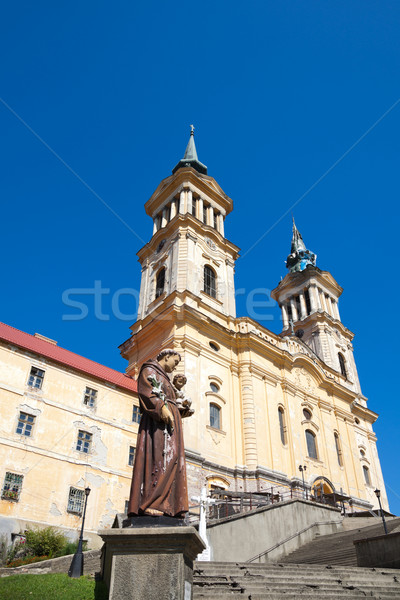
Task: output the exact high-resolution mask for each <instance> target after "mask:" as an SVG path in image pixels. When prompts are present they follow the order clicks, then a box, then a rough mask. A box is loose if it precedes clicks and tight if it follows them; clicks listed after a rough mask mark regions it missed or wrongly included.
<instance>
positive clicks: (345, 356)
mask: <svg viewBox="0 0 400 600" xmlns="http://www.w3.org/2000/svg"><path fill="white" fill-rule="evenodd" d="M316 258H317V257H316V255H315V254H314V253H313V252H311V250H308V249H307V248H306V245H305V243H304V241H303V238H302V236H301V234H300V232H299V230H298V229H297V227H296V224H295V222H294V219H293V236H292V243H291V248H290V254H289V256H288V257H287V259H286V267H287V269H288V270H289V273H288V274H287V275H286V277H285V278H284V279H283V280H282V281H281V282H280V283H279V285H278V287H277V288H276V289H275V290H273V292H272V297H273V298H274V299H275V300H276V301H277V302H278V304H279V306H280V308H281V311H282V321H283V330H282V333H281V336H283V337H285V336H287V335H290V334H295V335H296V336H297V337H298V338H299V339H301V340H302V342H303V343H305V344H307V345H308V346H309V348H310V349H311V350H312V351H313V352H314V353H315V355H316V356H318V358H320V359H321V360H322V361H323V362H324V363H325V364H327V365H329V366H330V367H332V368H333V369H335V371H337V372H338V373H339V374H340V376H341V380H342V382H343V384H344V385H345V386H346V387H350V388H351V389H353V390H354V391H355V392H358V393H361V389H360V382H359V379H358V374H357V368H356V364H355V361H354V355H353V346H352V339H353V337H354V334H353V333H352V332H351V331H350V330H349V329H347V327H345V326H344V325H343V323H342V322H341V320H340V314H339V297H340V295H341V294H342V292H343V289H342V288H341V287H340V285H339V284H338V283H337V281H335V279H334V278H333V277H332V275H331V274H330V273H329V272H328V271H321V269H319V268H318V267H317V266H316Z"/></svg>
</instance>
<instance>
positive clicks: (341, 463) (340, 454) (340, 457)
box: [335, 433, 343, 467]
mask: <svg viewBox="0 0 400 600" xmlns="http://www.w3.org/2000/svg"><path fill="white" fill-rule="evenodd" d="M335 447H336V456H337V460H338V464H339V467H342V466H343V461H342V451H341V449H340V442H339V434H338V433H335Z"/></svg>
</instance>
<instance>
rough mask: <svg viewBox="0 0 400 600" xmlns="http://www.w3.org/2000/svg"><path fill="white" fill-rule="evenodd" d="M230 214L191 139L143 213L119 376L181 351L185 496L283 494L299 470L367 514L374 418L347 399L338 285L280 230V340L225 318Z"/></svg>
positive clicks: (229, 315)
mask: <svg viewBox="0 0 400 600" xmlns="http://www.w3.org/2000/svg"><path fill="white" fill-rule="evenodd" d="M232 208H233V203H232V200H231V199H230V198H229V197H228V196H227V195H226V194H225V193H224V192H223V190H222V189H221V188H220V186H219V185H218V183H217V182H216V181H215V180H214V179H213V178H212V177H210V176H209V175H207V168H206V167H205V165H203V164H202V163H200V161H199V160H198V157H197V152H196V148H195V144H194V137H193V132H192V134H191V137H190V140H189V144H188V147H187V149H186V153H185V156H184V158H183V159H182V160H181V161H180V162H179V163H178V165H177V166H176V167H175V169H174V170H173V174H172V176H170V177H168V178H167V179H164V180H163V181H162V182H161V183H160V185H159V186H158V188H157V189H156V190H155V192H154V194H153V195H152V196H151V198H150V199H149V200H148V201H147V203H146V205H145V209H146V212H147V214H148V215H149V216H150V217H151V218H152V219H153V223H154V227H153V236H152V238H151V240H150V241H149V242H148V243H147V244H146V245H145V246H144V247H143V248H142V249H141V250H140V251H139V252H138V257H139V261H140V263H141V266H142V279H141V290H140V305H139V315H138V320H137V322H136V323H135V324H134V325H132V327H131V331H132V335H131V337H130V338H129V339H128V340H127V341H126V342H125V343H124V344H122V346H121V353H122V356H123V357H125V358H126V359H127V360H128V361H129V366H128V368H127V372H128V373H129V374H131V375H132V376H133V377H135V376H137V373H138V369H139V367H140V364H141V363H142V362H143V361H144V360H146V359H148V358H150V357H154V356H155V355H156V353H157V351H158V350H159V349H160V348H166V347H173V348H175V349H176V350H177V351H178V352H179V353H180V354H181V356H182V362H181V363H180V365H179V367H178V371H179V372H181V371H182V372H184V373H185V375H186V377H187V379H188V381H187V384H186V387H185V391H186V394H187V395H188V396H189V397H191V399H192V401H193V408H194V409H195V411H196V412H195V414H194V416H193V417H191V418H190V419H185V420H184V430H185V448H186V452H187V464H188V476H189V482H190V491H191V492H194V491H196V495H198V492H199V488H200V487H201V486H203V485H208V486H209V487H210V486H215V487H218V488H219V487H222V488H224V489H229V490H230V491H239V492H242V491H269V490H270V489H271V487H272V488H273V490H274V492H277V491H278V492H280V493H281V495H282V496H283V497H288V495H289V494H290V493H293V490H299V489H301V488H302V478H301V473H300V472H299V467H300V466H301V467H302V468H304V467H306V468H305V470H304V471H303V475H304V476H305V485H306V487H307V488H308V490H309V493H311V494H313V492H314V493H315V494H316V493H317V491H318V489H321V487H322V489H323V490H324V492H325V493H329V492H336V493H337V494H339V493H341V494H342V495H343V496H347V497H348V499H349V500H350V504H353V507H355V508H356V509H363V508H368V507H371V506H373V505H374V506H375V505H376V497H375V494H374V489H375V488H379V489H381V491H382V498H383V503H384V506H385V507H386V508H388V506H387V499H386V494H385V491H384V490H385V487H384V482H383V477H382V471H381V467H380V463H379V458H378V453H377V447H376V436H375V434H374V432H373V428H372V425H373V423H374V421H375V420H376V418H377V415H376V414H375V413H374V412H372V411H371V410H369V409H368V408H367V400H366V398H365V397H364V396H363V395H362V393H361V389H360V384H359V380H358V375H357V369H356V365H355V361H354V357H353V348H352V344H351V341H352V338H353V334H352V332H351V331H349V330H348V329H347V328H346V327H345V326H344V325H343V324H342V323H341V321H340V315H339V308H338V299H339V296H340V294H341V292H342V288H340V286H339V285H338V284H337V282H336V281H335V280H334V278H333V277H332V275H331V274H330V273H328V272H326V271H321V270H320V269H319V268H317V267H316V266H315V255H313V253H311V252H310V251H308V250H307V249H306V248H305V246H304V243H303V241H302V239H301V235H300V233H299V232H298V230H297V228H296V227H295V226H294V231H293V240H292V254H291V255H290V256H289V257H288V265H289V266H290V265H292V267H291V269H290V272H289V273H288V275H287V276H286V277H285V278H284V280H283V281H282V282H281V283H280V284H279V286H278V287H277V288H276V289H275V290H274V292H273V296H274V297H275V299H276V300H277V301H278V303H279V305H280V306H281V309H282V319H283V326H284V330H283V332H282V333H281V334H280V335H276V334H274V333H272V332H271V331H269V330H267V329H265V328H264V327H262V326H261V325H260V324H259V323H257V322H255V321H254V320H252V319H250V318H247V317H237V316H236V309H235V285H234V266H235V260H236V259H237V257H238V252H239V249H238V248H237V247H236V246H235V245H234V244H232V243H231V242H230V241H228V240H227V239H226V237H225V234H224V222H225V218H226V216H227V215H228V214H229V212H230V211H231V210H232ZM313 257H314V258H313ZM307 259H308V260H307ZM292 263H293V264H292ZM289 266H288V268H289ZM302 267H304V268H302ZM255 283H256V282H255Z"/></svg>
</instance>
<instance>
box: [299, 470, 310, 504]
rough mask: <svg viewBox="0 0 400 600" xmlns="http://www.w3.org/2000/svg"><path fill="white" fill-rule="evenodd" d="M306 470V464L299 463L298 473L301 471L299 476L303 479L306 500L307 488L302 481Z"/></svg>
mask: <svg viewBox="0 0 400 600" xmlns="http://www.w3.org/2000/svg"><path fill="white" fill-rule="evenodd" d="M306 470H307V466H306V465H300V466H299V471H300V473H301V477H302V479H303V491H304V492H305V494H306V500H308V492H307V490H306V485H305V483H304V471H306Z"/></svg>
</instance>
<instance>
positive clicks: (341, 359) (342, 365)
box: [338, 352, 347, 378]
mask: <svg viewBox="0 0 400 600" xmlns="http://www.w3.org/2000/svg"><path fill="white" fill-rule="evenodd" d="M338 357H339V365H340V372H341V373H342V375H343V377H346V378H347V371H346V361H345V360H344V356H343V354H341V353H340V352H338Z"/></svg>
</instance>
